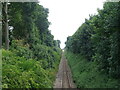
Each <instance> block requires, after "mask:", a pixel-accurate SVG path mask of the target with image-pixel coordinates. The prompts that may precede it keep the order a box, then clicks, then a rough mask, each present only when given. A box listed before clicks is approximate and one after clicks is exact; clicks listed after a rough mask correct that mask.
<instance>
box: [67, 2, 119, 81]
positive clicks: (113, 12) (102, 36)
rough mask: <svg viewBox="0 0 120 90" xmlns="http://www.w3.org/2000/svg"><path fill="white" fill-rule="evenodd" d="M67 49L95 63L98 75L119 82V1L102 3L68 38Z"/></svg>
mask: <svg viewBox="0 0 120 90" xmlns="http://www.w3.org/2000/svg"><path fill="white" fill-rule="evenodd" d="M66 50H67V51H69V52H72V53H74V54H79V55H82V56H83V57H84V58H86V60H88V62H97V65H98V70H99V71H100V72H103V73H104V74H106V75H109V76H110V77H112V78H115V79H120V2H114V3H113V2H105V3H104V6H103V9H102V10H100V9H98V14H97V15H91V16H90V18H89V19H86V20H85V22H84V23H83V24H82V25H81V26H80V27H79V29H78V30H77V31H76V32H75V34H74V35H72V36H69V37H68V38H67V42H66Z"/></svg>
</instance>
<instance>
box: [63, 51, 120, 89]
mask: <svg viewBox="0 0 120 90" xmlns="http://www.w3.org/2000/svg"><path fill="white" fill-rule="evenodd" d="M65 55H66V57H67V59H68V63H69V65H70V68H71V71H72V74H73V80H74V82H75V84H76V86H77V87H78V88H119V87H120V80H117V79H113V78H112V77H109V76H108V75H106V74H104V73H102V72H99V71H98V66H99V65H98V64H97V63H96V62H95V61H93V62H89V61H88V60H86V59H85V58H84V57H82V56H81V55H80V54H73V53H71V52H66V53H65Z"/></svg>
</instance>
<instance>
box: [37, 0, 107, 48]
mask: <svg viewBox="0 0 120 90" xmlns="http://www.w3.org/2000/svg"><path fill="white" fill-rule="evenodd" d="M39 1H40V5H43V7H45V8H48V9H49V16H48V20H49V22H51V25H50V26H49V30H51V33H52V35H54V39H55V40H60V41H61V45H60V47H61V48H62V49H63V48H64V47H65V42H66V40H67V37H68V36H72V35H73V34H74V33H75V32H76V31H77V29H78V28H79V27H80V26H81V24H82V23H84V21H85V18H86V19H89V15H94V14H97V8H100V9H102V7H103V3H104V2H105V0H39Z"/></svg>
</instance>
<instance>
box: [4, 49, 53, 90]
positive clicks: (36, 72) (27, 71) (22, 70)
mask: <svg viewBox="0 0 120 90" xmlns="http://www.w3.org/2000/svg"><path fill="white" fill-rule="evenodd" d="M2 52H3V57H2V60H3V75H2V78H3V79H2V83H3V88H8V87H9V88H34V87H36V88H40V87H51V84H52V82H51V80H50V79H49V77H48V72H47V71H45V70H44V69H43V68H42V67H41V62H40V61H36V60H33V59H26V58H25V57H19V56H17V55H15V54H14V53H12V52H11V51H6V50H4V49H3V50H2Z"/></svg>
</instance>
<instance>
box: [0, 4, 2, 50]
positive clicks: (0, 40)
mask: <svg viewBox="0 0 120 90" xmlns="http://www.w3.org/2000/svg"><path fill="white" fill-rule="evenodd" d="M1 48H2V3H0V49H1Z"/></svg>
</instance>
